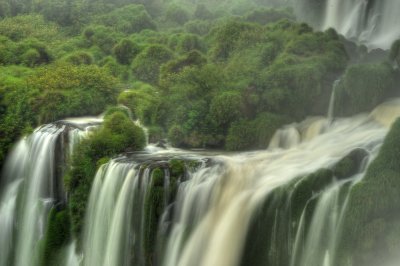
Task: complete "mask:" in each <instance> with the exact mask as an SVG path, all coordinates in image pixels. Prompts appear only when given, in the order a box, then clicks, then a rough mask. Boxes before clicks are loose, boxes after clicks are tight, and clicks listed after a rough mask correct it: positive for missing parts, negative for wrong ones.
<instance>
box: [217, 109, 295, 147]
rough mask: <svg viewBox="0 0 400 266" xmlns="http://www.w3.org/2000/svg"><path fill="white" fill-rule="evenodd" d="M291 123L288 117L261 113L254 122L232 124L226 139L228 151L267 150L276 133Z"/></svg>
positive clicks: (243, 121)
mask: <svg viewBox="0 0 400 266" xmlns="http://www.w3.org/2000/svg"><path fill="white" fill-rule="evenodd" d="M288 121H290V120H289V119H288V118H287V117H285V116H281V115H276V114H272V113H260V114H259V115H258V116H257V117H256V118H255V119H254V120H238V121H234V122H233V123H231V126H230V128H229V131H228V135H227V137H226V143H225V148H226V149H228V150H249V149H265V148H267V147H268V145H269V142H270V140H271V138H272V137H273V135H274V133H275V131H276V130H277V129H279V128H280V127H281V126H283V125H284V124H286V123H288Z"/></svg>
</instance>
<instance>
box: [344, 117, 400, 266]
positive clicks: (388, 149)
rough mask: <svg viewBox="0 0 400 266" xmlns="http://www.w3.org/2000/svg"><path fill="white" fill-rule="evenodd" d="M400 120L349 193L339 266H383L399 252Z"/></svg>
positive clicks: (393, 126)
mask: <svg viewBox="0 0 400 266" xmlns="http://www.w3.org/2000/svg"><path fill="white" fill-rule="evenodd" d="M399 136H400V119H398V120H397V121H396V122H395V123H394V124H393V125H392V128H391V130H390V132H389V133H388V135H387V136H386V138H385V141H384V144H383V146H382V148H381V150H380V152H379V154H378V156H377V158H376V159H375V160H374V161H373V162H372V163H371V164H370V166H369V167H368V170H367V173H366V175H365V177H364V179H363V180H362V181H361V182H359V183H357V184H356V185H354V186H353V187H352V188H351V191H350V197H349V202H348V207H347V209H346V212H345V215H344V217H345V218H344V222H343V232H342V238H341V241H340V243H339V245H338V247H339V253H338V258H337V260H338V261H337V263H336V264H338V265H339V264H342V263H344V262H346V261H351V262H352V265H354V266H365V265H383V264H384V263H386V262H387V260H388V259H390V258H391V257H393V256H394V255H395V254H393V253H392V251H393V249H397V250H399V249H400V245H398V244H399V243H398V242H396V241H391V239H390V238H391V237H390V236H392V235H393V234H395V233H397V232H398V227H399V226H398V224H399V222H400V208H399V206H400V193H399V191H400V157H399V154H400V140H399Z"/></svg>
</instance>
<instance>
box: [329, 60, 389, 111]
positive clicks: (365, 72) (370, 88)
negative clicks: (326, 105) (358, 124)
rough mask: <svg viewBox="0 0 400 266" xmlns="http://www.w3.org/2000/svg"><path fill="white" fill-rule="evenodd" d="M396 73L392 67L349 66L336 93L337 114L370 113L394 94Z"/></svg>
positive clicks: (381, 65) (375, 65)
mask: <svg viewBox="0 0 400 266" xmlns="http://www.w3.org/2000/svg"><path fill="white" fill-rule="evenodd" d="M394 84H395V73H394V71H393V69H392V68H391V66H390V65H388V64H386V63H381V64H364V65H352V66H349V67H348V68H347V70H346V72H345V74H344V76H343V78H342V79H341V81H340V83H339V85H338V87H337V91H336V99H337V100H336V104H335V114H338V115H352V114H356V113H359V112H365V111H369V110H371V109H372V108H374V107H375V106H376V105H378V104H379V103H381V102H382V101H383V100H385V99H386V98H388V97H390V96H391V95H392V94H393V89H394Z"/></svg>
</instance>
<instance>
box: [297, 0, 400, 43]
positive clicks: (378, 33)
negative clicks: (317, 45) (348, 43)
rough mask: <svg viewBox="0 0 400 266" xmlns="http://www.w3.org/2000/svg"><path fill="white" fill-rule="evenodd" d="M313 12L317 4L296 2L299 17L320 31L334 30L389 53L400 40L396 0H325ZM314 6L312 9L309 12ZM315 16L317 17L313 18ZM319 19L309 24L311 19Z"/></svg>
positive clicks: (308, 0) (398, 7) (310, 0)
mask: <svg viewBox="0 0 400 266" xmlns="http://www.w3.org/2000/svg"><path fill="white" fill-rule="evenodd" d="M321 2H322V4H320V5H321V6H322V8H318V9H316V10H314V9H313V8H312V6H314V5H317V4H316V2H315V1H312V0H305V1H301V2H300V4H298V3H296V2H295V6H296V10H297V15H298V16H299V18H300V19H303V20H305V21H307V22H309V23H311V24H312V25H313V26H314V27H316V28H317V29H319V30H325V29H327V28H330V27H332V28H335V29H336V30H337V31H338V32H339V33H341V34H343V35H344V36H346V37H347V38H349V39H353V40H358V41H359V42H361V43H365V44H366V45H368V46H369V48H383V49H388V48H390V45H391V44H392V43H393V41H395V40H396V39H399V38H400V28H399V27H398V25H399V24H400V16H399V11H400V2H399V1H397V0H381V1H373V0H325V1H321ZM310 6H311V8H310ZM306 10H309V11H310V10H311V12H316V13H318V15H315V14H311V15H310V12H309V11H306ZM313 10H314V11H313ZM310 17H312V18H314V17H318V19H313V20H311V21H310V20H309V18H310Z"/></svg>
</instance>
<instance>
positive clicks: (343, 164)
mask: <svg viewBox="0 0 400 266" xmlns="http://www.w3.org/2000/svg"><path fill="white" fill-rule="evenodd" d="M367 157H368V152H367V151H365V150H364V149H355V150H353V151H351V152H350V153H349V154H348V155H346V156H345V157H343V158H342V159H341V160H340V161H339V162H338V163H337V164H336V165H335V167H334V168H333V173H334V175H335V177H336V178H338V179H344V178H349V177H352V176H353V175H355V174H356V173H358V172H359V171H360V170H361V169H360V168H361V166H362V163H363V161H364V160H365V159H366V158H367Z"/></svg>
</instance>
